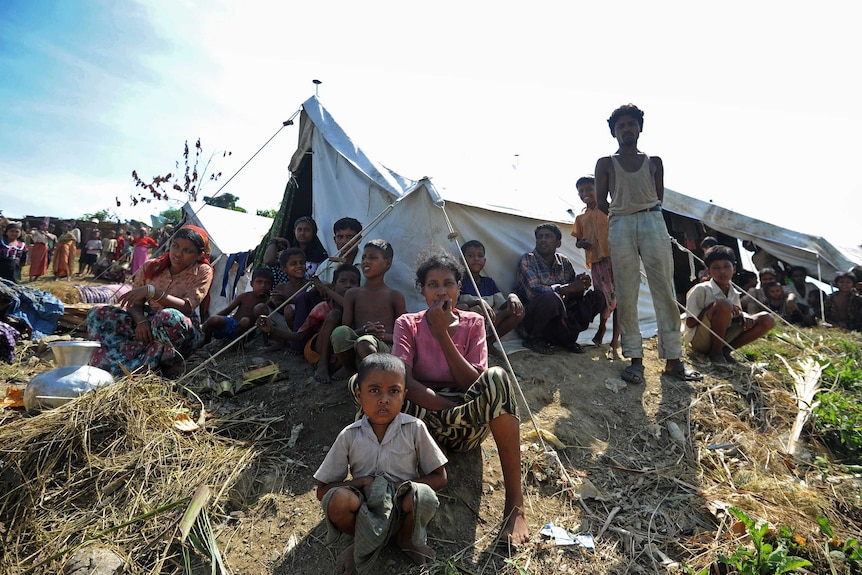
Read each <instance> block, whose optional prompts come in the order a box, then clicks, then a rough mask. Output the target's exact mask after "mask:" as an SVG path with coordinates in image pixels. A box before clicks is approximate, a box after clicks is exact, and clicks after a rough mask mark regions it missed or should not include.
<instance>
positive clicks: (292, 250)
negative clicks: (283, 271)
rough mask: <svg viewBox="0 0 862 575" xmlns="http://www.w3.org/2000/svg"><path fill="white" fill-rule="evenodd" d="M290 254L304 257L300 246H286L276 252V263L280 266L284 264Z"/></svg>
mask: <svg viewBox="0 0 862 575" xmlns="http://www.w3.org/2000/svg"><path fill="white" fill-rule="evenodd" d="M290 256H302V257H305V252H304V251H302V248H287V249H286V250H282V252H281V253H280V254H278V265H279V266H280V267H284V266H286V265H287V260H289V259H290Z"/></svg>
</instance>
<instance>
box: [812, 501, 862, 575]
mask: <svg viewBox="0 0 862 575" xmlns="http://www.w3.org/2000/svg"><path fill="white" fill-rule="evenodd" d="M817 524H818V525H819V526H820V532H821V533H823V534H824V535H826V536H827V537H829V541H827V542H826V544H825V545H824V548H825V550H826V557H827V559H828V561H829V563H830V565H831V564H832V562H833V561H841V562H842V563H844V564H846V565H847V566H848V567H849V568H850V573H854V574H859V573H862V544H860V543H859V540H858V539H853V538H850V539H847V540H846V541H839V540H837V539H836V538H835V534H834V533H833V532H832V526H831V525H829V519H827V518H826V517H825V516H823V515H821V516H820V517H818V518H817Z"/></svg>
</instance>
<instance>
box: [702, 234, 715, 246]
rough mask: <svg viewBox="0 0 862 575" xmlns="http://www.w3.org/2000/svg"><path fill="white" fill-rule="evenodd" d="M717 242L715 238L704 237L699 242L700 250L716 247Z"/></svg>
mask: <svg viewBox="0 0 862 575" xmlns="http://www.w3.org/2000/svg"><path fill="white" fill-rule="evenodd" d="M717 245H718V240H717V239H716V237H715V236H706V237H705V238H703V239H702V240H700V249H704V248H708V247H712V246H717Z"/></svg>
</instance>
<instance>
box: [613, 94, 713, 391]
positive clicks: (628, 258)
mask: <svg viewBox="0 0 862 575" xmlns="http://www.w3.org/2000/svg"><path fill="white" fill-rule="evenodd" d="M643 118H644V113H643V112H642V111H641V110H640V109H639V108H638V107H637V106H635V105H634V104H626V105H624V106H620V107H619V108H617V109H616V110H614V111H613V113H612V114H611V117H610V118H608V127H609V128H610V130H611V135H612V136H614V138H616V140H617V143H618V144H619V147H618V148H617V151H616V153H614V154H612V155H610V156H605V157H603V158H599V161H598V162H597V163H596V200H597V201H598V204H599V207H600V208H601V209H602V211H607V212H608V217H609V230H608V243H609V246H610V250H611V263H612V264H613V269H614V287H615V288H616V294H617V310H618V311H617V313H618V317H619V323H620V343H621V347H622V352H623V355H624V356H626V357H627V358H629V359H631V365H629V366H628V367H626V368H625V370H623V372H622V379H623V380H624V381H626V382H628V383H634V384H640V383H644V382H645V380H644V366H643V338H642V336H641V333H640V324H639V322H638V294H639V292H640V274H639V273H638V270H639V269H640V264H641V261H642V262H643V267H644V270H645V271H646V276H647V282H648V284H649V290H650V294H651V295H652V299H653V306H654V307H655V313H656V323H657V324H658V352H659V357H660V358H664V359H665V368H664V373H665V374H666V375H668V376H671V377H674V378H677V379H680V380H683V381H700V380H702V379H703V375H701V374H700V373H698V372H696V371H694V370H691V369H689V368H688V367H686V365H685V364H684V363H682V362H681V361H680V357H682V339H681V337H680V331H679V328H680V319H679V310H678V309H677V304H676V295H675V293H674V287H673V254H672V253H671V244H670V237H669V235H668V232H667V225H666V224H665V222H664V217H663V216H662V213H661V201H662V199H663V198H664V165H663V164H662V161H661V158H659V157H657V156H647V155H646V154H644V153H643V152H641V151H640V150H639V149H638V138H639V137H640V133H641V130H643ZM609 195H610V198H611V200H610V203H609V202H608V196H609Z"/></svg>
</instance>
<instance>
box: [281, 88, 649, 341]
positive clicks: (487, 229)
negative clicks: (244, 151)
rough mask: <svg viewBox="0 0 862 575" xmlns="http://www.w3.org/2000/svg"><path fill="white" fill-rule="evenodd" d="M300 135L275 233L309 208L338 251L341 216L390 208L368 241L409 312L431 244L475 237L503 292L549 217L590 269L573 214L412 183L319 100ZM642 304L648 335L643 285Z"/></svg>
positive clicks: (570, 251)
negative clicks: (387, 248)
mask: <svg viewBox="0 0 862 575" xmlns="http://www.w3.org/2000/svg"><path fill="white" fill-rule="evenodd" d="M298 140H299V146H298V148H297V150H296V152H295V153H294V155H293V157H292V158H291V162H290V172H291V174H292V177H291V181H290V182H289V184H288V189H287V191H286V193H285V199H284V202H283V203H282V208H281V209H282V211H283V212H284V211H286V212H287V215H286V217H285V220H286V221H284V223H283V226H282V227H281V229H278V230H273V231H272V232H271V234H270V236H271V237H274V236H276V235H285V234H289V230H290V223H291V222H292V221H293V220H295V219H296V217H298V216H300V215H307V214H308V213H309V212H310V213H311V215H312V217H314V219H315V221H316V222H317V224H318V227H319V230H320V232H319V234H318V236H319V237H320V239H321V241H323V242H324V244H325V246H326V249H327V251H329V253H330V254H334V253H335V252H336V249H335V244H334V243H333V241H332V233H331V232H332V225H333V223H334V222H335V221H336V220H338V219H339V218H342V217H345V216H349V217H354V218H356V219H358V220H359V221H360V222H362V223H363V225H367V224H368V223H369V222H371V221H372V220H374V219H375V218H376V217H377V216H378V215H380V214H381V213H382V212H384V211H386V210H387V209H388V213H387V214H386V215H385V216H384V217H383V218H382V219H381V220H380V222H379V224H378V225H376V227H375V228H374V229H373V230H371V231H370V232H367V233H366V234H364V240H363V243H364V241H367V240H370V239H374V238H382V239H385V240H387V241H389V242H390V243H391V244H392V246H393V248H394V251H395V258H394V261H393V266H392V269H391V271H390V272H389V273H388V274H387V279H386V281H387V283H389V284H390V285H391V286H393V287H395V288H396V289H399V290H400V291H402V292H403V293H404V295H405V296H406V298H407V309H408V311H418V310H420V309H424V307H425V303H424V300H423V299H422V298H421V296H420V294H419V292H418V290H417V289H416V287H415V284H414V271H415V264H416V259H417V255H418V254H419V252H420V251H421V250H422V249H423V248H425V247H427V246H428V245H429V244H436V245H441V246H444V247H446V248H448V249H450V250H452V251H453V252H454V251H455V250H456V249H457V246H458V245H460V244H462V243H463V242H465V241H467V240H471V239H478V240H479V241H481V242H482V243H483V244H484V245H485V247H486V251H487V256H488V263H487V267H486V268H485V272H486V273H487V275H489V276H491V277H493V278H494V279H495V281H496V282H497V284H498V285H499V286H500V288H501V289H502V290H504V291H506V290H511V289H512V288H513V287H514V277H515V268H516V266H517V262H518V258H519V257H520V256H521V254H523V253H525V252H527V251H530V250H532V248H533V247H534V246H535V238H534V229H535V227H536V226H537V225H539V224H541V223H544V222H548V221H551V222H555V223H556V224H557V225H558V226H559V227H560V229H561V230H562V232H563V245H562V247H561V249H560V251H561V252H562V253H564V254H565V255H567V256H568V257H569V258H571V259H572V261H573V262H574V264H575V268H576V269H578V270H580V271H584V270H585V269H586V266H585V262H584V255H583V250H580V249H578V248H576V247H575V240H574V238H572V237H571V235H570V231H571V225H572V219H560V217H559V216H560V214H559V213H558V214H556V215H553V214H547V213H542V212H541V211H540V210H535V211H531V212H529V213H528V212H522V211H518V210H514V209H502V208H498V207H491V206H481V205H471V204H469V203H466V202H462V201H458V200H455V199H451V198H443V197H442V196H441V195H440V193H439V192H438V190H437V189H436V188H435V187H434V185H433V184H432V183H431V181H430V180H429V179H427V178H423V179H421V180H418V181H415V180H410V179H408V178H405V177H403V176H400V175H399V174H397V173H395V172H393V171H392V170H389V169H388V168H386V167H384V166H383V165H381V164H379V163H377V162H375V161H373V160H372V159H370V158H369V157H367V156H366V155H365V153H364V152H363V151H362V150H361V149H360V148H359V147H358V146H357V145H356V144H354V143H353V141H352V140H351V139H350V137H349V136H348V135H347V134H346V133H345V132H344V131H343V130H342V129H341V127H340V126H339V125H338V124H337V123H336V122H335V120H334V119H333V118H332V116H331V115H330V114H329V113H328V112H327V110H326V109H325V108H324V107H323V106H322V105H321V104H320V101H319V100H318V99H317V98H316V97H311V98H309V99H308V100H307V101H306V102H305V103H304V104H303V105H302V114H301V116H300V122H299V139H298ZM296 206H302V207H301V208H296ZM562 214H563V215H565V212H564V211H563V212H562ZM450 225H451V229H452V230H454V232H456V233H457V234H458V235H457V238H455V241H454V242H453V241H450V239H449V235H450ZM640 307H641V309H640V312H641V318H642V326H643V329H644V330H645V335H651V331H650V330H652V332H654V329H655V326H654V311H653V308H652V300H651V298H650V297H649V292H648V291H646V289H644V291H643V293H642V297H641V300H640Z"/></svg>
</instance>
